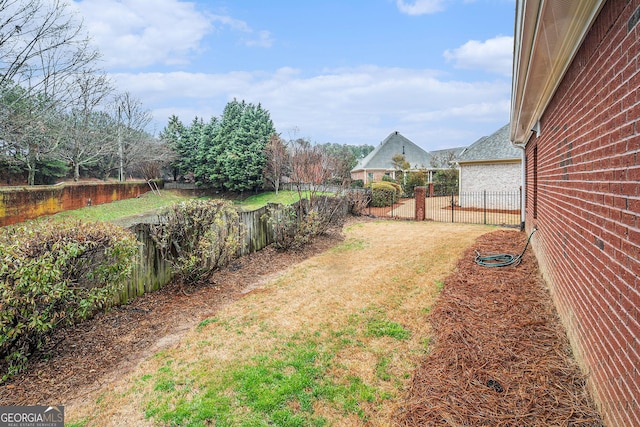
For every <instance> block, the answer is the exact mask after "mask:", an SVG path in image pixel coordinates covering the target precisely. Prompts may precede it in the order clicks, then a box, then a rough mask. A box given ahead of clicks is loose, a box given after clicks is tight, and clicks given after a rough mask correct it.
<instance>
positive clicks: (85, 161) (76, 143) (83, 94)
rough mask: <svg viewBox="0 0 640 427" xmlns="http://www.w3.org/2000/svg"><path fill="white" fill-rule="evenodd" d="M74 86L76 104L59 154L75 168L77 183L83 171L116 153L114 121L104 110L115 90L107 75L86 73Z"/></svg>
mask: <svg viewBox="0 0 640 427" xmlns="http://www.w3.org/2000/svg"><path fill="white" fill-rule="evenodd" d="M73 87H74V89H75V91H77V95H75V96H74V98H75V99H76V102H74V105H73V106H72V108H71V109H70V110H69V112H68V113H67V114H66V115H65V118H66V120H65V126H64V130H65V131H64V133H63V137H62V138H61V139H62V144H61V147H60V150H58V152H57V155H58V156H59V157H60V158H61V159H63V160H65V161H66V162H68V163H69V164H70V165H71V166H72V167H73V180H74V181H77V180H78V179H80V168H81V167H86V166H92V165H95V164H96V163H97V162H98V161H99V160H100V158H101V157H102V156H104V155H107V154H108V153H109V152H111V151H112V150H113V145H114V141H115V138H113V131H114V129H115V127H114V121H113V119H112V117H110V116H109V115H108V114H107V113H106V112H105V111H104V108H103V107H104V101H105V100H106V99H107V97H108V96H109V94H111V92H112V91H113V88H112V86H111V84H110V82H109V80H108V78H107V76H106V75H104V74H98V73H95V72H93V71H84V72H82V73H80V74H78V75H77V76H76V78H75V79H74V84H73Z"/></svg>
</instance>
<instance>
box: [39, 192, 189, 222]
mask: <svg viewBox="0 0 640 427" xmlns="http://www.w3.org/2000/svg"><path fill="white" fill-rule="evenodd" d="M160 194H161V195H160V196H158V195H157V194H155V193H152V192H148V193H144V194H143V195H141V196H140V197H137V198H134V199H126V200H118V201H115V202H111V203H104V204H101V205H96V206H86V207H84V208H80V209H74V210H70V211H64V212H60V213H57V214H55V215H52V216H51V217H52V218H53V219H54V220H64V219H78V220H82V221H114V220H117V219H121V218H125V217H129V216H135V215H139V214H143V213H148V212H152V211H155V210H157V209H160V208H163V207H165V206H169V205H171V204H172V203H177V202H181V201H184V200H188V199H190V197H185V196H181V195H179V194H178V193H174V192H172V191H164V190H162V191H161V193H160Z"/></svg>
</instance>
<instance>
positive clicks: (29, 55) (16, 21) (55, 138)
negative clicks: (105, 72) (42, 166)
mask: <svg viewBox="0 0 640 427" xmlns="http://www.w3.org/2000/svg"><path fill="white" fill-rule="evenodd" d="M0 17H2V18H0V99H1V100H2V108H1V109H0V110H1V111H2V114H0V132H1V134H0V139H2V140H3V141H4V143H5V145H7V151H6V152H5V153H3V154H4V155H5V156H6V155H10V156H13V157H14V159H15V161H16V162H18V163H21V164H22V165H23V166H24V167H25V168H26V169H27V170H28V172H29V176H28V183H29V184H30V185H33V184H34V177H35V170H36V164H37V162H38V161H39V160H41V159H42V158H43V157H46V156H50V155H52V153H53V152H54V151H55V150H56V149H57V147H58V144H59V142H60V139H59V137H60V132H59V131H60V123H61V122H60V117H59V114H60V113H61V111H63V110H64V109H65V108H66V107H67V106H68V105H69V102H70V101H71V100H72V95H71V92H70V91H69V89H70V88H72V87H73V86H72V84H71V81H72V79H73V78H74V76H75V75H76V74H77V73H78V72H79V71H80V70H83V69H87V68H88V67H89V65H90V64H91V63H93V62H94V61H95V60H96V59H97V57H98V53H97V51H95V50H93V49H91V48H90V47H89V41H88V38H87V37H86V36H85V35H84V33H83V29H82V23H81V21H80V20H78V19H77V18H76V16H75V15H74V13H73V11H72V10H71V9H70V6H69V4H68V3H67V2H66V1H64V0H0Z"/></svg>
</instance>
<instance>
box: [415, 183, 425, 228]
mask: <svg viewBox="0 0 640 427" xmlns="http://www.w3.org/2000/svg"><path fill="white" fill-rule="evenodd" d="M413 197H414V198H415V199H414V200H415V204H416V211H415V218H416V221H424V218H425V204H426V198H427V187H416V188H414V190H413Z"/></svg>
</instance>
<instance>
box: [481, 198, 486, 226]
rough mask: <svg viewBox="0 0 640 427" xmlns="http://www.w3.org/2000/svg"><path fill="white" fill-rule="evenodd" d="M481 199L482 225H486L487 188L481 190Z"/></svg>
mask: <svg viewBox="0 0 640 427" xmlns="http://www.w3.org/2000/svg"><path fill="white" fill-rule="evenodd" d="M482 196H483V201H482V205H483V206H484V225H487V190H484V191H483V192H482Z"/></svg>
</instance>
